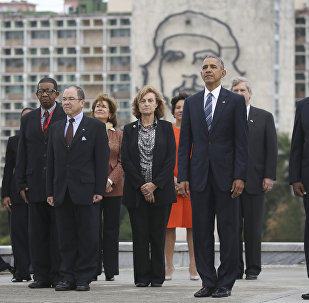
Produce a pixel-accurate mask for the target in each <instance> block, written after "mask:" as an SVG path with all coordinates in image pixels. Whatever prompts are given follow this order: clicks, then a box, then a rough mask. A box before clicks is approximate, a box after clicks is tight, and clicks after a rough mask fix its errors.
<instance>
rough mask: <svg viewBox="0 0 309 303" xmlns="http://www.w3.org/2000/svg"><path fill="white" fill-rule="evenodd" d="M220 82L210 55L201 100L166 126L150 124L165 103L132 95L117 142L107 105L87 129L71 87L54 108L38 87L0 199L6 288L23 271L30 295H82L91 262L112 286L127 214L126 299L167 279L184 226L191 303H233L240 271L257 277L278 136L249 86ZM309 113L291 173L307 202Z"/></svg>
mask: <svg viewBox="0 0 309 303" xmlns="http://www.w3.org/2000/svg"><path fill="white" fill-rule="evenodd" d="M225 75H226V70H225V69H224V63H223V61H222V60H221V58H219V57H217V56H214V55H210V56H207V57H206V58H205V59H204V61H203V64H202V69H201V77H202V79H203V81H204V83H205V89H204V90H202V91H200V92H198V93H196V94H194V95H192V96H189V95H187V94H185V93H180V94H179V95H178V96H175V97H174V98H173V99H172V101H171V105H172V114H173V115H174V117H175V119H176V123H175V124H174V125H172V124H171V123H170V122H168V121H165V120H162V119H161V118H163V117H164V116H165V101H164V99H163V96H162V94H161V93H160V92H159V91H158V90H157V89H155V88H154V87H152V86H145V87H143V88H141V89H140V90H139V91H138V93H137V95H136V96H135V98H134V100H133V102H132V113H133V115H134V116H135V117H136V119H137V120H136V121H135V122H132V123H129V124H127V125H125V127H124V130H123V132H122V131H120V130H118V129H116V126H117V117H116V110H117V104H116V102H115V100H114V99H113V98H111V97H109V96H108V95H105V94H101V95H99V96H98V97H97V98H96V99H95V100H94V102H93V104H92V118H90V117H87V116H86V115H84V114H83V111H82V110H83V107H84V104H85V94H84V91H83V90H82V89H81V88H80V87H78V86H74V85H73V86H70V87H68V88H67V89H65V90H64V92H63V95H62V108H61V106H60V104H59V103H57V101H56V99H57V97H58V96H59V92H58V88H57V83H56V81H55V80H54V79H51V78H44V79H42V80H41V81H40V82H39V83H38V88H37V92H36V95H37V97H38V99H39V101H40V104H41V106H40V107H39V108H38V109H35V110H31V109H30V112H28V113H27V114H25V113H23V114H24V115H23V116H22V118H21V128H20V135H19V137H17V138H14V139H13V138H10V140H9V144H8V147H7V161H6V168H5V172H4V179H3V193H2V195H3V198H4V205H5V206H6V207H7V208H8V209H9V210H10V211H11V237H12V246H13V252H14V257H15V273H14V279H15V282H20V281H23V280H27V281H28V280H30V274H29V265H30V260H31V266H32V270H33V272H34V281H33V282H31V283H30V284H29V285H28V286H29V287H30V288H47V287H55V290H56V291H66V290H73V289H74V290H78V291H87V290H89V289H90V286H89V285H90V283H91V281H94V280H96V279H97V276H98V275H100V274H101V273H102V264H103V267H104V273H105V278H106V280H108V281H112V280H114V276H115V275H117V274H119V265H118V245H119V244H118V237H119V235H118V234H119V214H120V205H121V202H122V203H123V204H124V205H125V206H126V207H127V209H128V212H129V216H130V222H131V227H132V237H133V261H134V283H135V285H136V286H137V287H147V286H149V285H151V286H152V287H160V286H162V284H163V282H164V280H170V279H172V274H173V271H174V267H173V252H174V245H175V228H176V227H185V228H187V241H188V248H189V256H190V266H189V273H190V279H191V280H197V279H199V277H200V278H201V280H202V288H201V289H200V290H198V291H197V292H196V293H195V294H194V296H195V297H209V296H212V297H215V298H220V297H227V296H230V295H231V291H232V288H233V285H234V283H235V280H236V279H242V277H243V274H244V273H245V274H246V279H248V280H255V279H257V277H258V275H259V273H260V271H261V229H262V221H263V200H264V193H265V192H268V191H270V190H271V189H272V187H273V183H274V180H275V178H276V161H277V138H276V130H275V125H274V120H273V117H272V115H271V114H270V113H268V112H266V111H264V110H261V109H258V108H255V107H253V106H251V105H250V102H249V101H250V98H251V95H252V91H251V87H250V84H249V82H248V80H247V79H245V78H237V79H234V80H233V81H232V87H231V91H229V90H227V89H225V88H223V87H222V85H221V80H222V78H224V77H225ZM306 102H307V101H303V102H301V103H299V104H300V105H299V106H298V110H297V111H296V120H295V127H294V135H293V141H292V153H291V155H292V158H291V164H292V165H291V174H290V175H291V183H293V187H294V191H295V193H296V194H298V195H300V196H305V203H306V191H305V186H306V183H305V181H303V178H306V176H307V175H306V171H305V169H304V170H302V169H301V167H302V165H305V163H303V162H306V158H305V156H302V155H303V154H304V153H303V150H304V149H305V148H306V143H305V142H306V137H307V135H306V134H307V133H306V131H305V126H306V125H307V124H306V123H307V122H306V121H307V120H306V118H305V114H303V111H305V109H304V110H303V111H302V108H303V107H305V105H306ZM301 106H302V107H301ZM12 146H13V147H12ZM301 159H303V161H302V160H301ZM9 163H10V165H9ZM15 164H16V166H15ZM8 176H9V177H8ZM123 176H124V182H123ZM307 179H308V178H307ZM13 180H14V181H13ZM12 184H13V185H12ZM19 194H20V196H19ZM20 197H21V198H20ZM18 201H19V202H18ZM24 202H26V203H24ZM176 202H177V203H176ZM19 205H20V206H21V207H18V206H19ZM305 206H306V204H305ZM102 212H103V217H104V221H103V222H102ZM27 216H29V219H28V217H27ZM16 218H17V219H16ZM22 218H23V219H22ZM215 218H216V220H217V230H218V235H219V238H220V261H221V263H220V266H219V267H218V269H216V268H215V264H214V226H215ZM28 221H29V225H27V222H28ZM14 222H15V223H14ZM16 222H18V224H23V226H24V227H23V228H20V225H19V226H18V224H17V223H16ZM14 224H16V225H14ZM17 226H18V227H19V228H18V230H16V227H17ZM27 227H28V230H27ZM307 229H308V230H309V228H307V225H306V232H308V231H307ZM18 233H20V234H21V235H22V237H23V238H24V239H27V236H25V235H26V233H28V234H29V251H30V256H29V257H28V258H27V257H25V256H26V254H25V252H26V251H28V246H27V245H28V243H26V242H27V241H24V243H23V244H22V243H21V242H19V241H18V240H17V239H18V237H19V235H18ZM242 235H244V242H245V256H246V269H245V268H244V262H243V258H242V255H243V253H242ZM14 237H16V238H15V239H16V241H15V240H14ZM17 243H18V244H17ZM306 243H307V242H305V249H306V256H307V255H308V249H307V246H306V245H307V244H306ZM21 252H22V254H23V263H22V262H21V259H20V258H19V256H20V255H21ZM165 258H166V263H165ZM304 296H305V298H306V296H308V298H309V295H308V294H305V295H304Z"/></svg>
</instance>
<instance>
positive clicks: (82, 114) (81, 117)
mask: <svg viewBox="0 0 309 303" xmlns="http://www.w3.org/2000/svg"><path fill="white" fill-rule="evenodd" d="M83 116H84V113H83V112H80V113H79V114H78V115H76V116H75V117H74V120H75V121H74V122H75V123H79V122H80V121H81V120H82V119H83ZM70 119H71V117H70V116H67V123H68V122H69V120H70Z"/></svg>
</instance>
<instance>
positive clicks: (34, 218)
mask: <svg viewBox="0 0 309 303" xmlns="http://www.w3.org/2000/svg"><path fill="white" fill-rule="evenodd" d="M36 96H37V98H38V99H39V101H40V107H39V108H37V109H36V110H34V111H32V112H30V113H29V114H27V115H25V116H24V117H22V119H21V126H20V139H19V144H18V151H17V164H16V180H17V186H18V190H19V192H20V195H21V197H22V198H23V200H24V201H25V203H28V205H29V247H30V258H31V263H32V266H33V272H34V281H33V282H32V283H30V284H29V285H28V287H29V288H49V287H51V286H54V285H55V284H56V283H57V282H58V269H59V252H58V245H57V232H56V224H55V215H54V209H53V207H51V206H50V205H49V204H47V203H46V158H47V157H46V154H47V143H48V137H49V129H50V126H51V125H52V124H53V123H54V122H56V121H58V120H61V119H64V117H65V114H64V112H63V110H62V108H61V106H60V104H59V103H57V102H56V98H57V97H58V96H59V92H58V87H57V82H56V81H55V80H54V79H52V78H43V79H41V80H40V81H39V83H38V87H37V92H36Z"/></svg>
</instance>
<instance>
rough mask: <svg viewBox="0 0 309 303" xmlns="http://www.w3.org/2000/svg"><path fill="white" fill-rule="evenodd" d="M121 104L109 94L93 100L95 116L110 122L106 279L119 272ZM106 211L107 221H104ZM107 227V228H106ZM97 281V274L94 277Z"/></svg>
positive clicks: (103, 252) (104, 206) (103, 234)
mask: <svg viewBox="0 0 309 303" xmlns="http://www.w3.org/2000/svg"><path fill="white" fill-rule="evenodd" d="M116 111H117V103H116V101H115V100H114V99H113V98H111V97H109V96H108V95H106V94H101V95H99V96H97V97H96V99H95V100H94V101H93V103H92V116H93V117H94V118H96V119H99V120H101V121H102V122H104V123H105V125H106V130H107V135H108V144H109V149H110V158H109V171H108V180H107V184H106V193H105V195H104V197H103V199H102V201H101V202H100V209H101V211H100V225H101V226H100V247H99V264H98V272H97V274H98V275H100V274H101V273H102V261H103V268H104V274H105V280H106V281H113V280H115V278H114V276H115V275H119V261H118V259H119V220H120V205H121V197H122V191H123V169H122V165H121V154H120V153H121V142H122V131H121V130H119V129H116V128H115V127H116V126H117V115H116ZM102 212H103V224H102ZM102 229H103V230H102ZM94 279H95V280H96V277H94Z"/></svg>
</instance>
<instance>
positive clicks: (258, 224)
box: [238, 190, 264, 276]
mask: <svg viewBox="0 0 309 303" xmlns="http://www.w3.org/2000/svg"><path fill="white" fill-rule="evenodd" d="M239 214H240V220H239V269H238V273H239V274H243V272H244V261H243V249H242V246H243V244H242V239H244V242H245V256H246V271H245V273H246V274H247V275H256V276H258V275H259V273H260V272H261V241H262V226H263V214H264V193H261V194H259V195H250V194H249V193H248V192H247V191H246V190H244V191H243V193H242V195H241V196H240V211H239ZM242 235H243V237H242Z"/></svg>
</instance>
